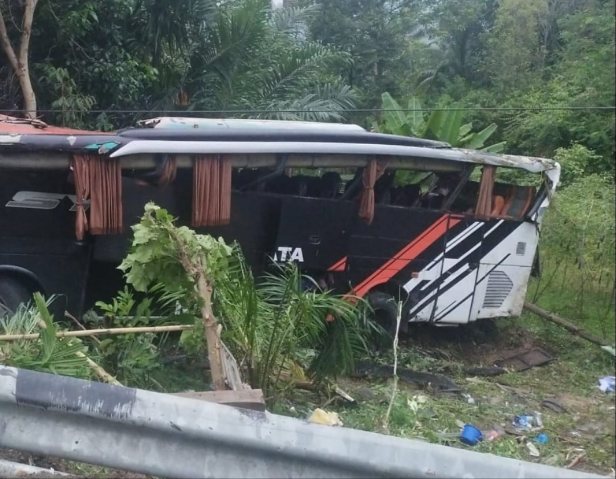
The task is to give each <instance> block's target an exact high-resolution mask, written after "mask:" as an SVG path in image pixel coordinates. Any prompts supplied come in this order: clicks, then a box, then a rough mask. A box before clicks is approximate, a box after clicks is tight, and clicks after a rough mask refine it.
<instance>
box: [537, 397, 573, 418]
mask: <svg viewBox="0 0 616 479" xmlns="http://www.w3.org/2000/svg"><path fill="white" fill-rule="evenodd" d="M541 405H542V406H543V407H545V408H547V409H549V410H550V411H554V412H555V413H558V414H562V413H566V412H567V409H566V408H565V407H564V406H562V405H561V404H559V403H558V402H556V401H555V400H553V399H544V400H543V401H541Z"/></svg>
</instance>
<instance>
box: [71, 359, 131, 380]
mask: <svg viewBox="0 0 616 479" xmlns="http://www.w3.org/2000/svg"><path fill="white" fill-rule="evenodd" d="M75 355H76V356H77V357H80V358H84V359H85V360H86V363H88V367H89V368H90V369H91V370H92V371H94V374H96V375H97V376H98V377H99V378H100V379H102V380H103V381H105V382H106V383H108V384H113V385H115V386H122V383H121V382H120V381H118V380H117V379H116V378H114V377H113V376H112V375H111V374H109V373H108V372H107V371H105V370H104V369H103V367H102V366H101V365H100V364H98V363H95V362H94V361H92V359H90V358H89V357H88V356H86V355H85V354H84V353H82V352H81V351H77V352H76V353H75Z"/></svg>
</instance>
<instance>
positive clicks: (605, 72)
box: [0, 0, 615, 174]
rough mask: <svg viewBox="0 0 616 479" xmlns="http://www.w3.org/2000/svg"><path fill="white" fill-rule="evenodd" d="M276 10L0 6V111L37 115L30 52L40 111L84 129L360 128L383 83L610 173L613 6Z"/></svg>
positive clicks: (514, 142)
mask: <svg viewBox="0 0 616 479" xmlns="http://www.w3.org/2000/svg"><path fill="white" fill-rule="evenodd" d="M277 3H280V2H277ZM283 3H284V4H285V5H286V6H284V7H282V8H272V5H271V3H270V1H268V0H223V1H216V0H62V1H60V0H36V1H35V0H27V1H23V0H0V14H2V16H1V17H0V20H2V21H1V22H0V23H1V24H2V27H3V30H2V31H3V32H5V35H0V38H2V43H1V45H2V46H3V50H2V53H1V55H2V57H3V59H6V60H8V61H3V62H2V63H0V85H1V86H0V109H3V110H4V111H7V112H8V113H13V112H15V111H17V110H22V112H23V110H27V109H29V108H32V102H31V101H30V102H28V101H27V100H28V95H29V93H28V91H27V88H26V87H25V86H24V85H26V83H27V80H28V79H27V78H25V77H24V75H23V71H24V68H23V66H24V65H23V63H24V62H23V60H24V59H26V60H27V62H26V63H27V67H29V68H26V70H28V71H29V76H30V79H29V80H30V81H31V83H32V91H33V92H34V93H35V94H36V103H35V105H36V107H35V109H38V111H39V115H41V116H42V117H43V118H44V119H45V120H47V121H50V122H54V123H62V124H69V125H72V126H83V127H90V128H92V127H94V128H103V129H111V128H116V127H120V126H124V125H126V124H130V123H132V122H133V121H134V120H135V119H137V118H140V117H143V116H152V113H155V112H165V111H174V112H178V111H186V112H202V111H205V112H207V113H203V115H204V116H227V117H231V116H251V117H261V118H278V119H309V120H320V121H343V120H346V121H353V122H357V123H360V124H363V125H364V126H370V125H373V124H375V123H380V122H382V121H383V118H382V114H381V112H380V111H379V110H380V108H381V106H382V102H381V98H382V95H383V93H385V92H388V93H389V94H390V95H391V97H392V98H395V99H396V100H397V102H398V103H399V104H400V105H404V106H405V107H406V106H407V105H410V104H413V105H421V106H422V108H423V109H424V112H423V115H429V114H430V111H429V110H430V109H431V108H435V107H438V108H441V109H443V108H444V109H447V108H454V109H460V111H462V112H463V113H462V114H461V118H460V122H461V123H460V124H461V125H466V124H468V123H472V124H473V129H474V130H475V131H481V130H483V129H485V128H487V127H489V126H491V125H493V124H495V125H496V126H497V128H496V131H495V133H494V135H493V136H492V137H491V139H490V141H491V142H495V143H500V142H503V141H506V145H507V146H506V149H507V151H508V152H511V153H524V154H531V155H543V156H553V155H554V154H555V152H556V151H557V150H558V149H559V148H574V147H575V146H576V145H581V146H583V147H585V148H587V149H588V150H589V151H590V152H591V153H590V154H591V155H595V156H596V157H597V158H598V159H597V160H595V161H593V164H592V166H591V167H589V168H590V169H589V170H588V171H589V173H592V172H596V173H600V172H607V173H608V174H613V171H614V162H613V155H614V108H613V107H614V102H615V98H614V81H615V80H614V0H487V1H483V2H478V1H476V0H295V1H292V2H283ZM287 4H290V5H287ZM28 5H30V7H28ZM28 8H30V10H28ZM30 14H32V27H31V36H30V37H29V36H28V35H29V34H27V33H28V29H27V27H28V15H30ZM1 33H2V32H0V34H1ZM24 40H25V41H26V43H28V46H29V50H27V52H26V53H27V54H26V55H25V56H23V54H24V51H23V50H22V49H21V47H20V45H22V43H23V41H24ZM6 45H10V46H11V47H12V51H13V53H15V55H16V56H19V55H20V54H21V55H22V58H21V60H20V61H14V60H15V59H12V57H11V52H10V51H9V50H8V49H7V48H6ZM24 88H25V89H24ZM28 105H30V106H28ZM596 107H603V108H596ZM49 110H52V111H49ZM595 156H593V158H594V157H595Z"/></svg>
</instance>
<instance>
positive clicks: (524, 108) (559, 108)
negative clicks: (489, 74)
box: [0, 106, 616, 115]
mask: <svg viewBox="0 0 616 479" xmlns="http://www.w3.org/2000/svg"><path fill="white" fill-rule="evenodd" d="M566 110H571V111H577V110H600V111H614V110H616V106H553V107H550V106H537V107H534V106H520V107H447V108H351V109H345V110H332V109H328V110H307V109H306V110H302V109H297V110H292V109H283V110H262V109H253V110H249V109H244V110H161V109H152V110H149V109H110V110H85V111H84V110H79V109H74V108H68V109H58V108H55V109H40V110H37V113H167V114H178V113H182V114H185V115H196V114H246V113H255V114H260V113H269V114H271V113H381V112H413V111H426V112H430V111H566ZM0 111H2V112H5V113H22V112H24V110H23V109H16V108H15V109H0Z"/></svg>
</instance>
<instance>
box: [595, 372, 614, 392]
mask: <svg viewBox="0 0 616 479" xmlns="http://www.w3.org/2000/svg"><path fill="white" fill-rule="evenodd" d="M598 387H599V389H600V390H601V392H604V393H613V392H614V390H615V389H616V377H615V376H603V377H602V378H599V386H598Z"/></svg>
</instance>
